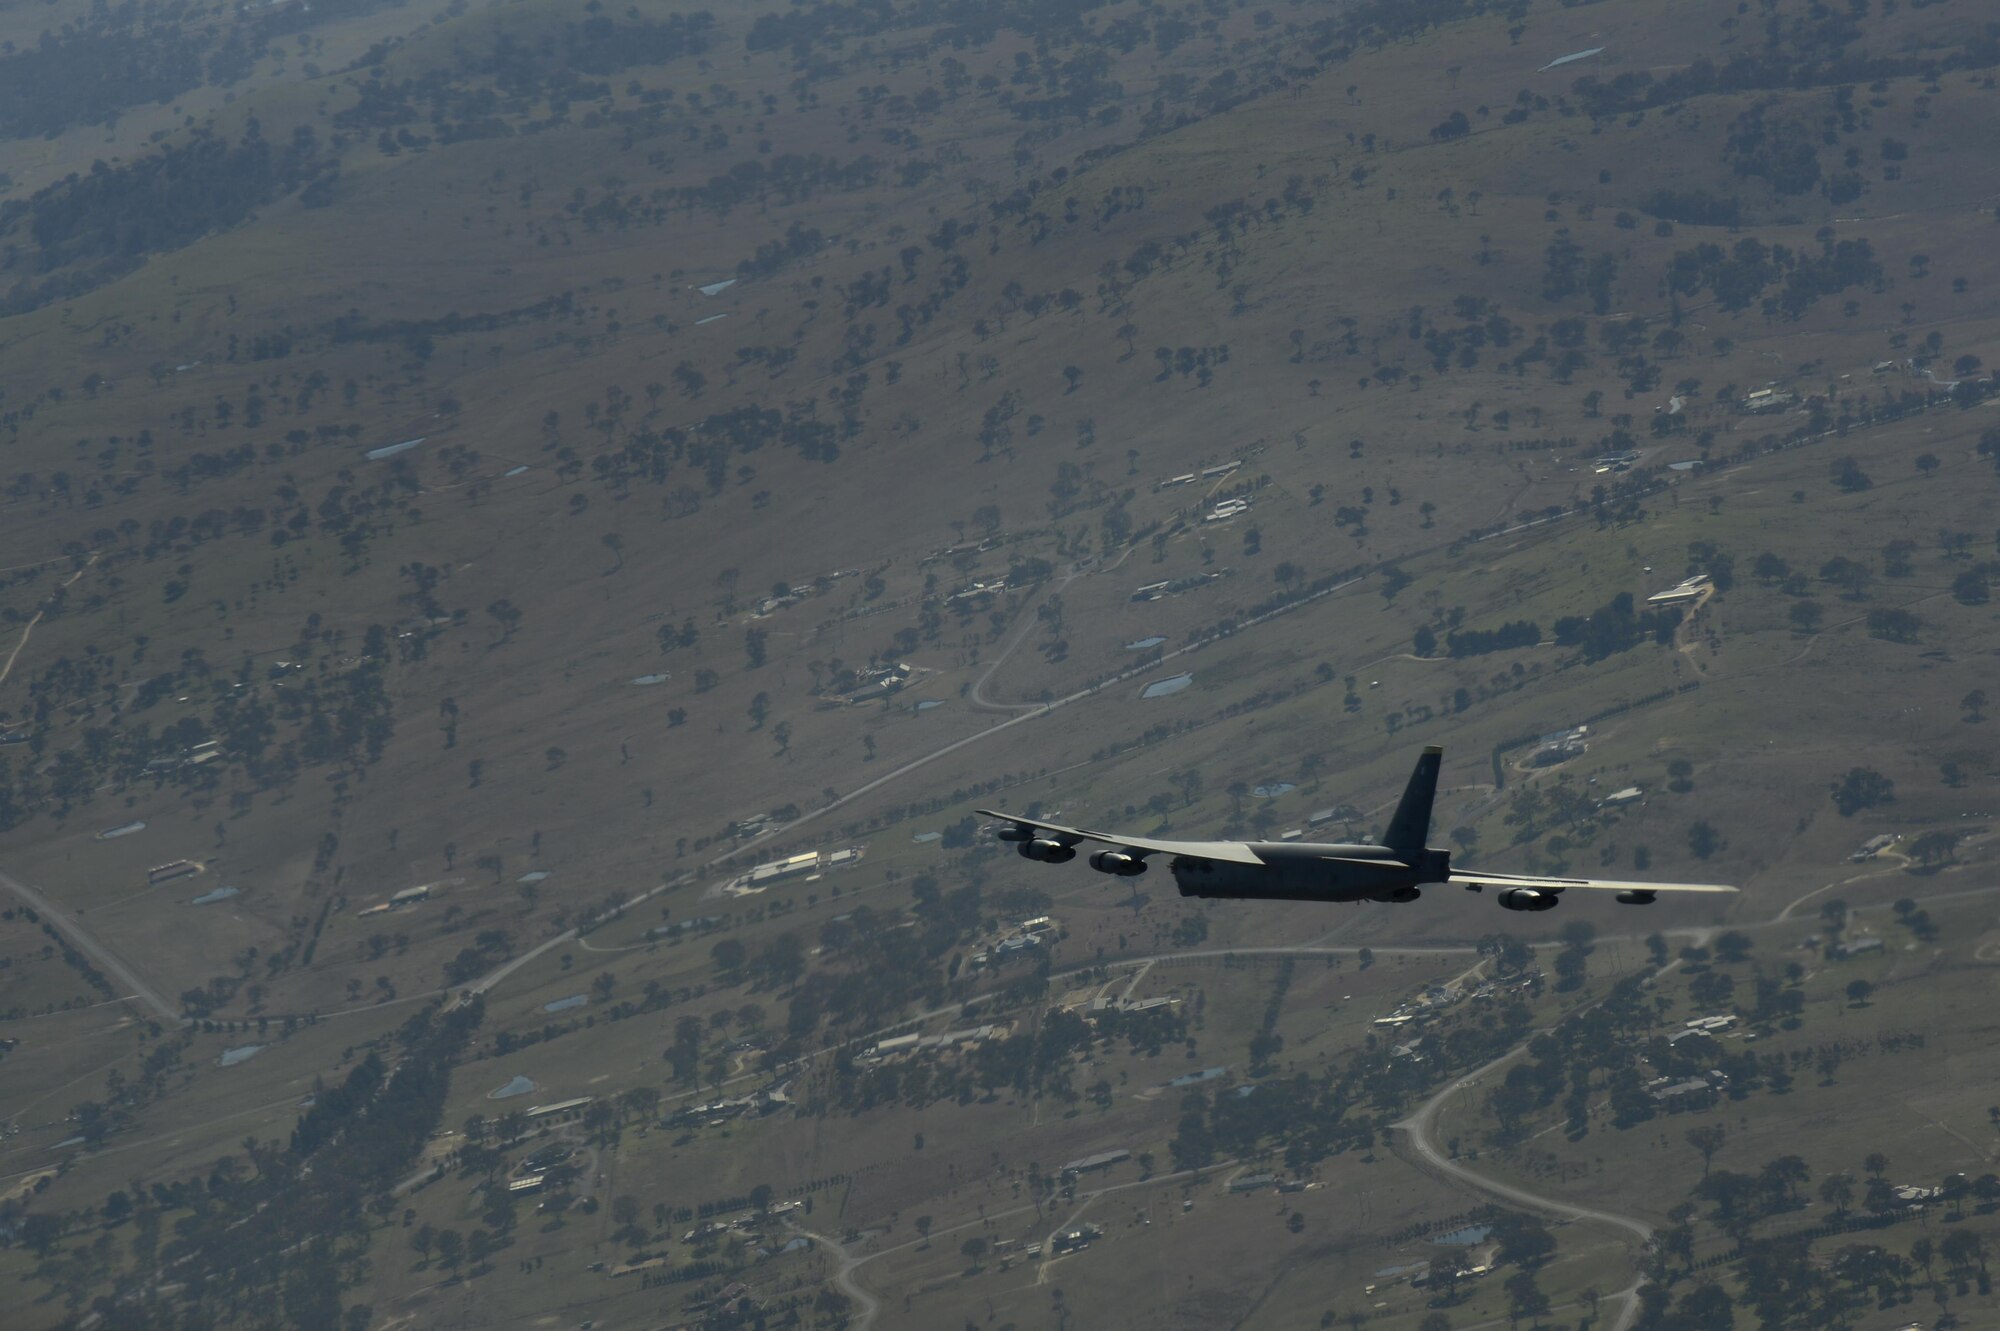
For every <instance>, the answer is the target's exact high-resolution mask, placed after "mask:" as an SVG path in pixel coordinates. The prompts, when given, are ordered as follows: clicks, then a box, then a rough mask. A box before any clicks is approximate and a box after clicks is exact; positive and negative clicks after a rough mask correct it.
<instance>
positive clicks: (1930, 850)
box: [1898, 828, 1958, 913]
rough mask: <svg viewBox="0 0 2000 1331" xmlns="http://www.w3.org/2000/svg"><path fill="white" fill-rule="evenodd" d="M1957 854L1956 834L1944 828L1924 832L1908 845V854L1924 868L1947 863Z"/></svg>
mask: <svg viewBox="0 0 2000 1331" xmlns="http://www.w3.org/2000/svg"><path fill="white" fill-rule="evenodd" d="M1957 852H1958V833H1956V832H1953V831H1949V830H1947V829H1945V828H1938V829H1936V830H1934V831H1930V832H1926V833H1924V834H1923V835H1922V836H1920V837H1918V838H1917V839H1916V840H1915V841H1912V842H1911V843H1910V854H1911V855H1913V856H1915V857H1916V858H1917V859H1919V860H1921V861H1922V862H1923V864H1924V867H1925V868H1929V867H1930V866H1931V865H1932V864H1934V863H1936V862H1938V861H1940V860H1945V861H1948V860H1950V859H1951V858H1952V856H1953V855H1955V854H1956V853H1957ZM1898 904H1900V903H1898ZM1905 913H1907V912H1905Z"/></svg>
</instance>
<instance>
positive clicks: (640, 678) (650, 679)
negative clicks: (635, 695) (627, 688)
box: [632, 675, 667, 684]
mask: <svg viewBox="0 0 2000 1331" xmlns="http://www.w3.org/2000/svg"><path fill="white" fill-rule="evenodd" d="M632 682H633V683H634V684H664V683H666V682H667V676H665V675H634V676H632Z"/></svg>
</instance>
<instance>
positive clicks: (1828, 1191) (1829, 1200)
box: [1819, 1174, 1854, 1216]
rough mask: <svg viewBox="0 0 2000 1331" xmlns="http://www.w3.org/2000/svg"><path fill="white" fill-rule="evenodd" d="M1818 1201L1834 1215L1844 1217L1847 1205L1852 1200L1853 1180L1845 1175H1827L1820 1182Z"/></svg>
mask: <svg viewBox="0 0 2000 1331" xmlns="http://www.w3.org/2000/svg"><path fill="white" fill-rule="evenodd" d="M1819 1199H1820V1200H1821V1201H1823V1202H1825V1203H1826V1204H1827V1205H1828V1206H1831V1207H1832V1208H1833V1213H1834V1214H1835V1215H1837V1216H1844V1215H1846V1214H1847V1206H1848V1203H1850V1202H1852V1201H1853V1200H1854V1180H1853V1179H1852V1178H1849V1177H1848V1176H1847V1175H1845V1174H1828V1175H1827V1176H1826V1177H1825V1178H1823V1179H1821V1180H1820V1184H1819Z"/></svg>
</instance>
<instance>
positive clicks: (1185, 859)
mask: <svg viewBox="0 0 2000 1331" xmlns="http://www.w3.org/2000/svg"><path fill="white" fill-rule="evenodd" d="M1249 849H1250V850H1251V851H1252V852H1253V853H1255V855H1256V856H1257V858H1258V859H1260V860H1262V861H1263V863H1262V864H1238V863H1231V862H1227V861H1221V860H1208V859H1202V858H1201V857H1199V856H1194V855H1176V856H1174V857H1173V859H1172V860H1171V861H1170V862H1169V865H1168V868H1169V871H1170V872H1171V873H1172V874H1173V876H1174V885H1175V886H1176V887H1178V888H1179V889H1180V893H1181V895H1182V896H1184V897H1211V898H1221V899H1225V900H1270V901H1414V900H1415V899H1416V897H1417V889H1418V888H1419V887H1421V886H1422V885H1423V884H1425V883H1441V882H1443V881H1445V878H1446V876H1447V875H1448V874H1449V873H1450V872H1451V855H1450V853H1449V852H1448V851H1441V850H1423V851H1407V850H1404V851H1399V850H1391V849H1389V848H1388V847H1386V846H1350V845H1339V844H1325V843H1312V842H1300V841H1253V842H1250V843H1249Z"/></svg>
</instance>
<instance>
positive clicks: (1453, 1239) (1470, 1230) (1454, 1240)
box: [1431, 1225, 1493, 1248]
mask: <svg viewBox="0 0 2000 1331" xmlns="http://www.w3.org/2000/svg"><path fill="white" fill-rule="evenodd" d="M1492 1232H1493V1226H1491V1225H1467V1226H1466V1227H1465V1228H1464V1229H1454V1230H1453V1231H1451V1233H1449V1234H1440V1235H1438V1236H1437V1237H1436V1238H1434V1239H1432V1240H1431V1242H1432V1243H1437V1244H1442V1245H1443V1246H1445V1247H1447V1248H1476V1247H1478V1246H1479V1245H1480V1244H1482V1243H1484V1242H1486V1237H1487V1235H1489V1234H1491V1233H1492Z"/></svg>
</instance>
